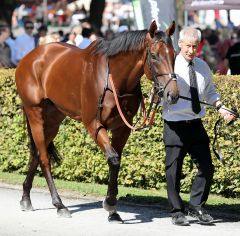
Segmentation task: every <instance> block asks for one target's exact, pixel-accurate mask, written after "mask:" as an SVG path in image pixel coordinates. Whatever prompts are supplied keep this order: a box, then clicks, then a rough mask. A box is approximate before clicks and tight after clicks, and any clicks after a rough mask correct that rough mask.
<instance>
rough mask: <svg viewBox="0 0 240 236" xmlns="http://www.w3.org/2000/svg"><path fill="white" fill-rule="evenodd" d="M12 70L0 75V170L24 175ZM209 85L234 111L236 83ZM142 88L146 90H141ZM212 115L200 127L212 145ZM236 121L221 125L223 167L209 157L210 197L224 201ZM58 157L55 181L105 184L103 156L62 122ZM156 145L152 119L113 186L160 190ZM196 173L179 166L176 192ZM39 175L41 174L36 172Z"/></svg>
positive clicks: (237, 160) (158, 131) (230, 191)
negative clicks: (218, 196) (179, 184)
mask: <svg viewBox="0 0 240 236" xmlns="http://www.w3.org/2000/svg"><path fill="white" fill-rule="evenodd" d="M14 72H15V71H14V70H0V133H1V136H0V147H1V148H0V170H2V171H7V172H18V173H22V174H26V171H27V166H28V159H29V150H28V144H27V143H28V141H27V140H28V137H27V134H26V131H25V126H24V122H23V121H24V120H23V116H22V110H21V101H20V99H19V97H18V96H17V93H16V88H15V81H14ZM214 77H215V78H214V79H215V83H216V86H217V88H218V90H219V92H220V93H221V95H222V98H223V99H222V100H224V104H225V105H226V106H227V107H229V108H231V107H235V108H237V110H240V109H239V104H238V101H239V100H240V93H239V91H240V89H239V82H240V78H238V77H233V76H218V75H215V76H214ZM142 82H143V84H144V88H145V89H144V93H145V94H146V96H147V92H148V91H149V83H148V82H146V80H145V79H143V80H142ZM146 87H147V88H148V89H147V90H146ZM217 119H218V114H217V113H216V112H215V111H214V110H213V109H211V108H209V109H208V111H207V116H206V117H205V118H204V125H205V126H206V128H207V130H208V134H209V136H210V138H211V140H213V127H214V123H215V121H216V120H217ZM239 127H240V125H239V121H236V122H235V123H234V124H233V125H231V126H226V125H225V124H224V122H222V127H221V129H220V137H219V139H218V140H219V142H220V146H221V148H222V151H223V154H224V157H225V159H226V164H225V165H224V166H223V165H222V164H221V163H220V162H219V161H218V160H217V159H216V158H215V157H214V154H213V160H214V165H215V174H214V182H213V185H212V189H211V191H212V193H218V194H222V195H224V196H231V197H239V196H240V145H239V144H240V139H239V137H240V134H239ZM54 142H55V145H56V147H57V148H58V150H59V152H60V153H61V155H62V163H61V165H59V166H54V167H53V175H54V177H55V178H60V179H65V180H75V181H82V182H96V183H100V184H106V183H107V181H108V166H107V163H106V160H105V158H104V155H103V154H102V152H101V151H100V149H99V148H98V147H97V145H96V144H95V143H94V142H93V140H92V139H91V138H90V136H89V135H88V134H87V132H86V130H85V129H84V127H83V125H82V124H80V123H78V122H76V121H73V120H71V119H68V118H67V119H65V120H64V122H63V123H62V125H61V127H60V131H59V134H58V135H57V137H56V139H55V141H54ZM164 158H165V152H164V146H163V141H162V119H161V114H157V116H156V123H155V125H154V126H153V127H151V128H150V129H145V130H142V131H137V132H133V133H132V134H131V135H130V138H129V140H128V142H127V144H126V146H125V148H124V152H123V156H122V164H121V169H120V174H119V184H121V185H124V186H131V187H140V188H146V189H150V188H154V189H159V188H161V187H165V186H166V182H165V166H164ZM195 173H196V168H195V167H194V165H193V164H192V162H191V158H190V157H187V158H186V159H185V161H184V166H183V176H182V191H183V192H187V191H189V189H190V186H191V183H192V180H193V176H194V174H195ZM38 174H39V175H41V174H42V173H41V170H38Z"/></svg>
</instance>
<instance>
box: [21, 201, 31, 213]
mask: <svg viewBox="0 0 240 236" xmlns="http://www.w3.org/2000/svg"><path fill="white" fill-rule="evenodd" d="M20 206H21V210H22V211H33V207H32V203H31V201H30V200H21V201H20Z"/></svg>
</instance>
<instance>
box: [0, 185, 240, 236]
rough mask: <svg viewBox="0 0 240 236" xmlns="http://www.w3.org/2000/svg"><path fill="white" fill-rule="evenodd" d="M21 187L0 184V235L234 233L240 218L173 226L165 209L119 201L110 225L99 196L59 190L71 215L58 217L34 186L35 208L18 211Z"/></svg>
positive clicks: (239, 232) (194, 235) (238, 231)
mask: <svg viewBox="0 0 240 236" xmlns="http://www.w3.org/2000/svg"><path fill="white" fill-rule="evenodd" d="M21 195H22V190H21V187H20V186H13V185H6V184H3V183H1V184H0V236H19V235H21V236H25V235H26V236H32V235H34V236H46V235H51V236H55V235H56V236H67V235H69V236H156V235H161V236H165V235H178V236H181V235H184V236H188V235H189V236H190V235H191V236H198V235H199V236H200V235H201V236H203V235H204V236H208V235H211V236H215V235H216V236H222V235H223V236H230V235H233V236H237V235H240V219H237V218H236V217H234V218H232V217H227V216H226V215H223V216H221V214H219V212H218V213H217V214H215V213H214V212H212V215H213V216H214V217H215V221H214V224H213V225H212V226H203V225H199V224H198V223H197V222H196V221H195V220H194V219H193V218H189V220H190V221H191V225H190V226H174V225H172V223H171V218H170V217H169V214H168V212H167V210H164V209H161V208H159V207H149V206H148V207H147V206H137V205H129V204H127V203H124V202H120V203H119V206H118V212H119V214H120V215H121V217H122V219H123V220H124V224H110V223H109V222H108V220H107V216H108V213H107V212H106V211H105V210H104V209H103V208H102V199H96V198H92V199H89V198H78V197H77V196H73V195H71V194H69V193H67V192H60V195H61V196H65V197H62V200H63V202H64V204H65V205H66V206H67V207H68V208H69V210H70V212H71V214H72V218H60V217H58V216H57V211H56V209H55V208H54V207H53V206H52V204H51V197H50V195H49V192H48V191H47V190H39V189H33V191H32V195H31V196H32V204H33V207H34V209H35V210H34V211H31V212H23V211H21V210H20V206H19V200H20V199H21Z"/></svg>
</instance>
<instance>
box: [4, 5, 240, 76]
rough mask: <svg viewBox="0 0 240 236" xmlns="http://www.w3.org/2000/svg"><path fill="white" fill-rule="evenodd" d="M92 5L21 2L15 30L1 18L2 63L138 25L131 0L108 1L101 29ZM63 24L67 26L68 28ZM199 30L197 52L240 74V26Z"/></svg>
mask: <svg viewBox="0 0 240 236" xmlns="http://www.w3.org/2000/svg"><path fill="white" fill-rule="evenodd" d="M89 8H90V0H84V1H83V0H79V1H74V2H71V3H70V4H69V3H68V1H67V0H58V1H57V0H56V1H50V3H49V4H48V6H47V11H46V7H45V6H44V5H43V1H42V0H39V1H35V4H32V5H31V7H29V6H26V5H24V4H21V5H20V6H18V7H17V8H16V9H15V10H14V12H13V16H12V27H11V29H12V30H13V31H11V29H10V27H9V26H8V25H7V24H6V23H5V22H0V67H4V68H12V67H16V66H17V64H18V63H19V61H20V60H21V59H22V58H23V57H24V56H25V55H26V54H27V53H28V52H30V51H31V50H32V49H34V48H35V47H37V46H38V45H42V44H47V43H51V42H66V43H69V44H72V45H75V46H76V47H79V48H81V49H84V48H86V47H87V46H88V45H90V44H91V42H92V41H94V40H96V39H97V37H99V36H101V37H104V38H106V39H107V40H110V39H112V38H113V37H114V36H115V35H116V34H118V33H119V32H123V31H128V30H134V29H135V28H134V23H133V19H134V14H133V9H132V5H131V3H130V1H125V3H124V4H122V3H120V2H118V1H106V7H105V10H104V14H103V26H102V28H101V32H100V33H99V32H96V31H95V30H94V28H93V27H92V26H91V24H90V23H89V10H90V9H89ZM46 22H47V24H46ZM54 27H55V28H54ZM61 27H65V28H66V27H67V29H68V31H67V32H65V31H64V30H63V28H61ZM50 28H51V30H49V29H50ZM16 29H23V32H22V33H21V34H19V35H14V33H13V32H16ZM53 29H57V30H53ZM199 30H200V31H201V34H202V40H201V42H200V45H199V48H198V51H197V56H198V57H201V58H203V59H204V60H205V61H206V62H207V63H208V64H209V66H210V68H211V69H212V71H213V72H214V73H216V72H217V73H219V74H234V73H238V74H240V71H239V70H240V63H239V62H240V28H239V27H234V26H233V25H227V26H223V25H218V27H216V29H211V28H210V27H207V28H204V29H202V28H201V29H200V28H199ZM233 45H234V49H232V47H233ZM232 65H234V66H232ZM233 67H234V68H233ZM236 68H237V69H236Z"/></svg>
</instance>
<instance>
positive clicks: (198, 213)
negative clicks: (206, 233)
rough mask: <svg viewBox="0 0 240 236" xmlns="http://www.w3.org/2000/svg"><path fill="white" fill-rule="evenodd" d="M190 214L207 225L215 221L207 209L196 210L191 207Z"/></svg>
mask: <svg viewBox="0 0 240 236" xmlns="http://www.w3.org/2000/svg"><path fill="white" fill-rule="evenodd" d="M188 215H189V216H191V217H193V218H196V219H197V220H198V221H199V223H201V224H205V225H208V224H212V222H213V218H212V216H210V215H209V214H208V213H207V211H206V210H203V209H201V210H194V209H189V210H188Z"/></svg>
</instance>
